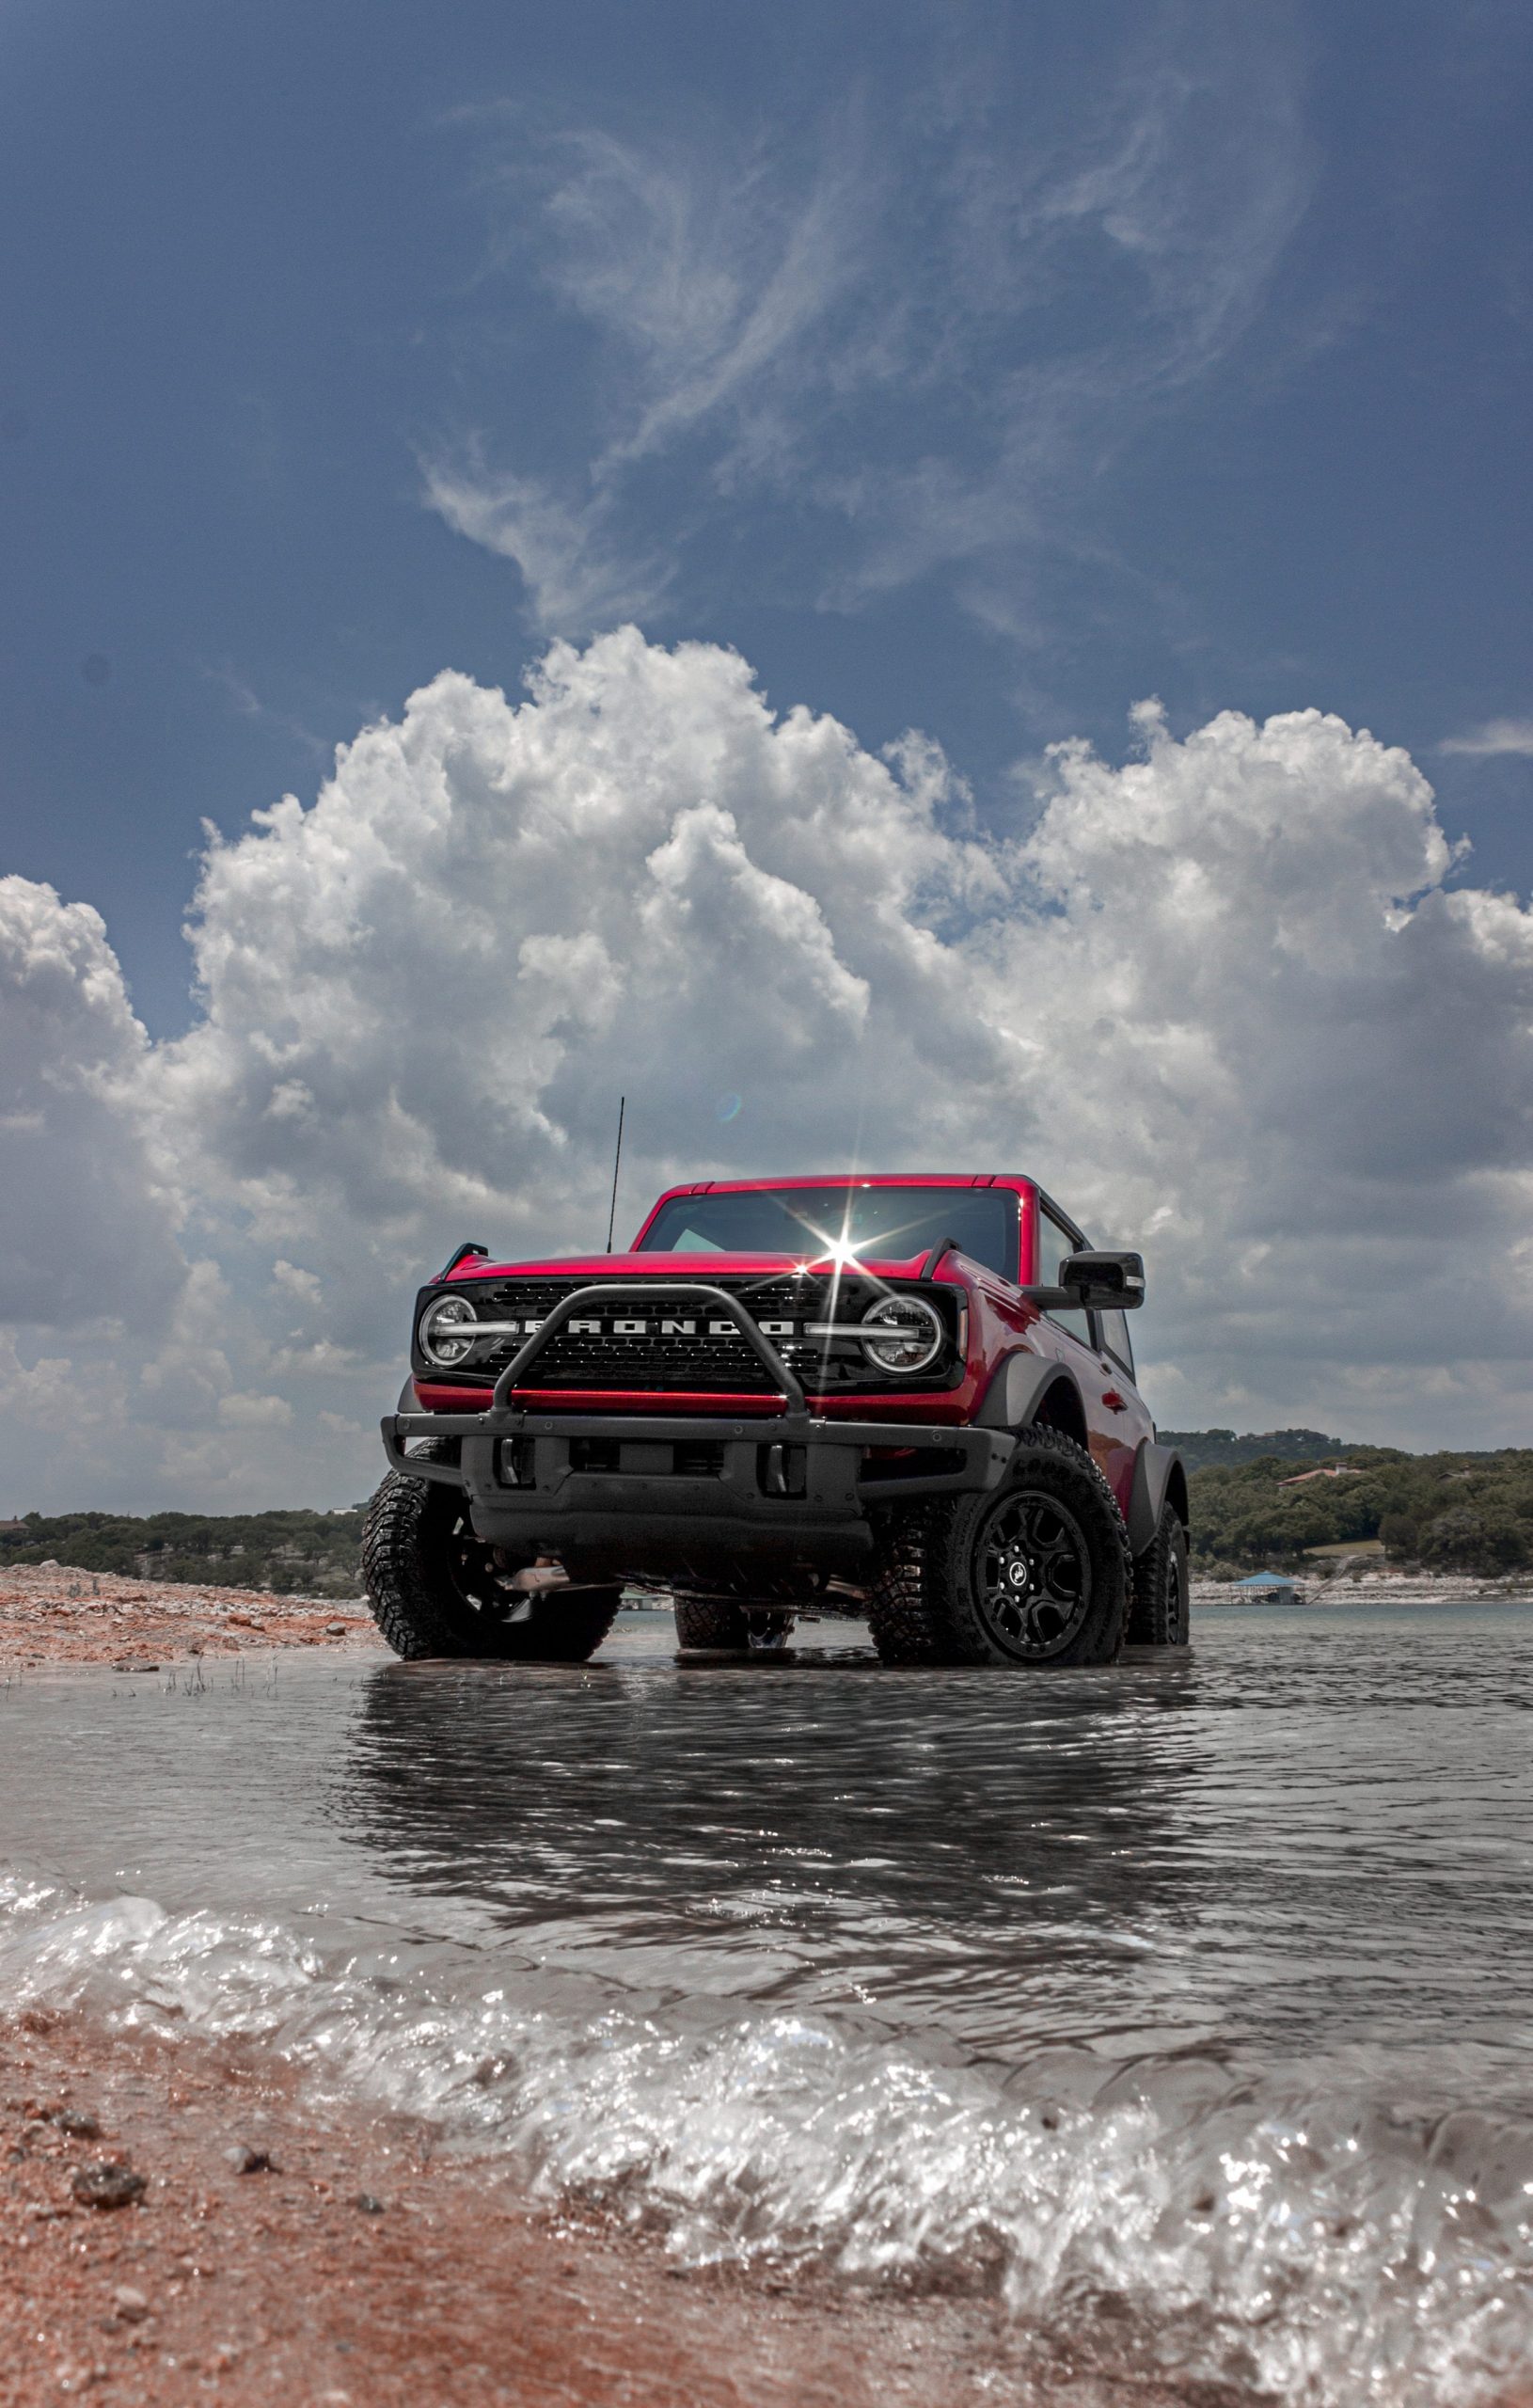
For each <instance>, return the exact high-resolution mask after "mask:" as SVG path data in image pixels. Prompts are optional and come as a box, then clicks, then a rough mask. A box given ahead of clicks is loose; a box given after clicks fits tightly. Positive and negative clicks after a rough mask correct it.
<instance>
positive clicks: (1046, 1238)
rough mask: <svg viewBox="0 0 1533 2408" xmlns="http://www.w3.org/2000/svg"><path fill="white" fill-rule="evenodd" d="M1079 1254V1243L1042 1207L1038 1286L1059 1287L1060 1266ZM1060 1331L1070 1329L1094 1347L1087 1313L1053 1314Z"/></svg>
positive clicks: (1039, 1233)
mask: <svg viewBox="0 0 1533 2408" xmlns="http://www.w3.org/2000/svg"><path fill="white" fill-rule="evenodd" d="M1074 1252H1075V1240H1074V1239H1073V1238H1072V1237H1070V1236H1069V1235H1068V1233H1067V1231H1066V1230H1065V1229H1063V1228H1061V1227H1060V1225H1059V1223H1058V1222H1057V1221H1056V1220H1055V1219H1054V1216H1053V1214H1052V1213H1051V1212H1047V1211H1046V1210H1045V1209H1044V1207H1043V1206H1042V1205H1040V1206H1039V1207H1038V1285H1039V1287H1040V1288H1057V1287H1058V1285H1059V1266H1060V1264H1061V1263H1062V1262H1063V1261H1064V1259H1065V1258H1066V1256H1067V1255H1068V1254H1073V1253H1074ZM1049 1319H1050V1320H1051V1322H1052V1323H1053V1324H1054V1326H1055V1328H1056V1329H1067V1330H1068V1331H1069V1334H1070V1336H1071V1337H1072V1338H1078V1339H1080V1341H1081V1343H1082V1345H1083V1346H1089V1345H1090V1344H1091V1318H1090V1315H1089V1314H1087V1313H1075V1312H1063V1313H1053V1312H1051V1314H1050V1315H1049Z"/></svg>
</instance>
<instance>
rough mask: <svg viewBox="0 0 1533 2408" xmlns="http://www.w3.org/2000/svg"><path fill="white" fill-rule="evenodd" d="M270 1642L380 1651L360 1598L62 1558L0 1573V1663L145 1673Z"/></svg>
mask: <svg viewBox="0 0 1533 2408" xmlns="http://www.w3.org/2000/svg"><path fill="white" fill-rule="evenodd" d="M272 1647H352V1648H359V1647H366V1648H368V1649H370V1650H371V1651H372V1652H374V1653H377V1654H380V1655H381V1654H385V1653H387V1650H386V1649H385V1648H384V1644H383V1641H382V1640H381V1639H380V1638H379V1637H378V1633H377V1628H376V1625H375V1624H374V1623H373V1620H372V1617H371V1614H370V1613H369V1612H368V1609H367V1608H366V1606H365V1605H363V1604H361V1603H360V1602H357V1603H352V1602H351V1601H349V1600H342V1601H341V1602H340V1604H338V1603H337V1601H336V1599H335V1598H334V1597H279V1596H277V1595H274V1594H273V1592H271V1591H270V1590H262V1589H214V1588H193V1587H189V1586H182V1585H180V1584H178V1583H176V1582H174V1581H169V1580H165V1581H160V1580H130V1579H127V1578H125V1577H123V1576H120V1575H119V1574H116V1573H109V1572H101V1573H96V1572H76V1571H73V1570H71V1568H70V1566H69V1565H67V1564H65V1565H59V1566H55V1565H51V1564H38V1565H35V1566H34V1565H29V1564H17V1565H14V1566H13V1567H12V1568H11V1569H9V1570H8V1571H7V1572H5V1573H4V1574H0V1666H9V1665H27V1664H33V1665H40V1664H115V1665H117V1666H118V1667H119V1670H121V1671H148V1670H150V1668H151V1667H153V1668H155V1669H158V1668H160V1667H161V1666H164V1665H167V1664H177V1663H183V1662H190V1661H191V1660H192V1659H193V1658H194V1657H196V1656H229V1655H236V1654H241V1653H245V1654H248V1653H250V1652H251V1651H253V1650H255V1649H258V1648H260V1649H264V1648H272Z"/></svg>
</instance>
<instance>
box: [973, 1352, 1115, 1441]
mask: <svg viewBox="0 0 1533 2408" xmlns="http://www.w3.org/2000/svg"><path fill="white" fill-rule="evenodd" d="M1056 1388H1062V1389H1064V1390H1065V1391H1066V1395H1065V1397H1064V1398H1062V1399H1061V1400H1060V1402H1059V1403H1058V1404H1056V1405H1055V1407H1054V1411H1053V1413H1052V1414H1051V1416H1050V1417H1049V1418H1050V1419H1051V1421H1053V1422H1055V1423H1056V1426H1057V1427H1059V1428H1062V1429H1065V1430H1067V1431H1068V1433H1069V1434H1070V1435H1071V1436H1072V1437H1073V1436H1075V1435H1076V1434H1077V1432H1079V1434H1080V1436H1081V1438H1082V1440H1083V1441H1084V1438H1085V1434H1086V1428H1087V1423H1086V1406H1085V1399H1084V1398H1083V1395H1082V1394H1081V1386H1080V1383H1079V1381H1078V1380H1077V1379H1076V1378H1075V1376H1074V1374H1073V1373H1072V1372H1071V1371H1070V1370H1068V1369H1067V1366H1066V1365H1065V1364H1063V1363H1060V1362H1056V1361H1055V1359H1054V1357H1053V1356H1052V1355H1034V1354H1031V1353H1030V1352H1029V1351H1028V1349H1027V1348H1026V1347H1025V1346H1022V1347H1019V1348H1018V1349H1017V1351H1016V1353H1015V1354H1012V1355H1007V1356H1006V1358H1005V1360H1004V1362H1003V1363H999V1364H998V1365H997V1366H996V1369H995V1370H994V1371H993V1372H992V1374H991V1376H990V1385H989V1386H988V1388H987V1389H986V1391H985V1399H984V1402H983V1403H982V1404H981V1406H980V1408H979V1411H978V1412H977V1413H976V1414H975V1416H974V1419H975V1421H976V1422H977V1423H978V1424H979V1426H980V1428H981V1429H982V1430H1018V1431H1020V1430H1026V1429H1028V1428H1029V1427H1030V1426H1031V1424H1032V1423H1033V1422H1035V1421H1036V1420H1037V1419H1038V1417H1039V1413H1040V1411H1041V1408H1042V1406H1043V1404H1044V1402H1045V1401H1046V1400H1047V1399H1048V1397H1049V1396H1050V1395H1051V1391H1053V1390H1054V1389H1056ZM1062 1408H1063V1409H1062Z"/></svg>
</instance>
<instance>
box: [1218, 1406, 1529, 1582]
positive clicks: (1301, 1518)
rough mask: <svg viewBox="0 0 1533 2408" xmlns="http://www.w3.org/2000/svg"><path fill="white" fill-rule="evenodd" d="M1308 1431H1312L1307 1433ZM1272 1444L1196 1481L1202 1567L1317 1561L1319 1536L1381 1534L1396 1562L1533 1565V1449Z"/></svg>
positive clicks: (1328, 1543) (1342, 1538)
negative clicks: (1293, 1448)
mask: <svg viewBox="0 0 1533 2408" xmlns="http://www.w3.org/2000/svg"><path fill="white" fill-rule="evenodd" d="M1290 1435H1291V1433H1290ZM1304 1435H1307V1433H1304ZM1236 1443H1237V1445H1240V1446H1244V1445H1246V1444H1247V1443H1250V1444H1253V1445H1257V1444H1265V1445H1267V1446H1268V1448H1269V1451H1268V1452H1267V1453H1266V1454H1265V1455H1263V1456H1260V1457H1258V1458H1257V1459H1256V1460H1255V1461H1249V1462H1241V1461H1234V1462H1225V1463H1217V1462H1214V1463H1205V1464H1204V1465H1203V1466H1202V1468H1201V1469H1199V1470H1197V1471H1194V1472H1193V1478H1192V1481H1191V1483H1190V1486H1191V1490H1192V1506H1193V1553H1194V1555H1195V1556H1196V1558H1197V1559H1198V1564H1199V1569H1200V1570H1202V1571H1206V1572H1211V1571H1212V1570H1213V1569H1214V1567H1215V1565H1216V1564H1224V1565H1227V1566H1230V1567H1232V1568H1235V1569H1237V1570H1241V1571H1250V1570H1254V1569H1256V1568H1257V1567H1258V1566H1263V1567H1264V1566H1268V1565H1271V1566H1273V1567H1286V1568H1298V1567H1299V1566H1301V1565H1304V1567H1305V1568H1306V1569H1307V1570H1309V1571H1311V1572H1315V1571H1317V1570H1319V1569H1320V1562H1318V1561H1317V1560H1316V1559H1315V1558H1314V1557H1313V1556H1311V1555H1310V1554H1309V1550H1310V1549H1312V1548H1316V1547H1333V1546H1342V1545H1347V1544H1349V1543H1351V1542H1355V1541H1359V1540H1367V1539H1377V1540H1381V1541H1382V1542H1383V1545H1384V1547H1385V1549H1386V1550H1387V1552H1388V1555H1389V1558H1390V1560H1391V1561H1392V1562H1395V1563H1400V1564H1406V1563H1420V1564H1422V1565H1424V1566H1425V1567H1426V1568H1427V1569H1428V1570H1430V1571H1443V1572H1483V1573H1491V1574H1495V1573H1509V1572H1518V1571H1521V1570H1522V1569H1523V1568H1524V1567H1525V1566H1526V1565H1529V1564H1533V1449H1528V1448H1525V1447H1509V1448H1506V1449H1503V1450H1502V1451H1501V1452H1499V1453H1497V1454H1483V1455H1482V1454H1474V1455H1468V1454H1447V1453H1444V1454H1435V1455H1407V1454H1404V1453H1402V1452H1401V1451H1400V1450H1399V1449H1397V1448H1393V1447H1335V1446H1331V1447H1328V1449H1327V1453H1326V1458H1325V1460H1324V1461H1323V1462H1321V1463H1316V1462H1315V1461H1314V1460H1313V1459H1312V1458H1310V1457H1307V1456H1299V1455H1297V1454H1288V1455H1284V1454H1279V1453H1278V1452H1277V1451H1276V1450H1275V1448H1273V1447H1272V1442H1271V1441H1261V1440H1252V1441H1249V1442H1248V1441H1246V1440H1243V1439H1242V1440H1238V1441H1237V1442H1236Z"/></svg>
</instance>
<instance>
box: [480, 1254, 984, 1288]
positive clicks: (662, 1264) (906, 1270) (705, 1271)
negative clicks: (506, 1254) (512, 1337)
mask: <svg viewBox="0 0 1533 2408" xmlns="http://www.w3.org/2000/svg"><path fill="white" fill-rule="evenodd" d="M925 1259H926V1253H925V1248H923V1250H922V1252H921V1253H920V1254H912V1255H909V1256H908V1257H906V1258H905V1259H897V1258H892V1257H889V1256H884V1255H862V1256H860V1257H859V1258H858V1259H857V1260H855V1261H847V1262H846V1263H845V1264H844V1265H843V1266H842V1267H843V1269H844V1270H845V1271H846V1275H848V1276H850V1277H855V1276H857V1275H859V1274H861V1275H862V1276H863V1277H872V1278H874V1279H919V1278H920V1276H921V1269H922V1265H923V1264H924V1263H925ZM947 1259H948V1261H952V1259H953V1257H952V1255H951V1254H949V1256H948V1258H947ZM836 1267H837V1266H836V1259H835V1257H834V1256H833V1255H829V1254H826V1255H820V1256H818V1257H817V1258H816V1257H814V1256H808V1255H802V1254H571V1255H553V1256H548V1257H546V1258H541V1259H538V1260H537V1261H535V1262H481V1261H479V1260H478V1259H469V1260H467V1261H465V1262H460V1263H459V1264H458V1266H457V1268H456V1270H454V1271H453V1272H452V1273H451V1274H450V1284H451V1285H453V1286H454V1287H456V1286H459V1285H461V1284H464V1283H468V1284H472V1283H473V1282H474V1281H475V1280H478V1279H589V1280H592V1281H595V1280H598V1279H624V1280H628V1279H701V1280H717V1279H782V1278H784V1277H786V1278H791V1277H792V1275H793V1274H794V1273H795V1272H796V1271H812V1272H818V1273H819V1274H821V1275H824V1274H826V1273H828V1272H834V1271H835V1269H836Z"/></svg>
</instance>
